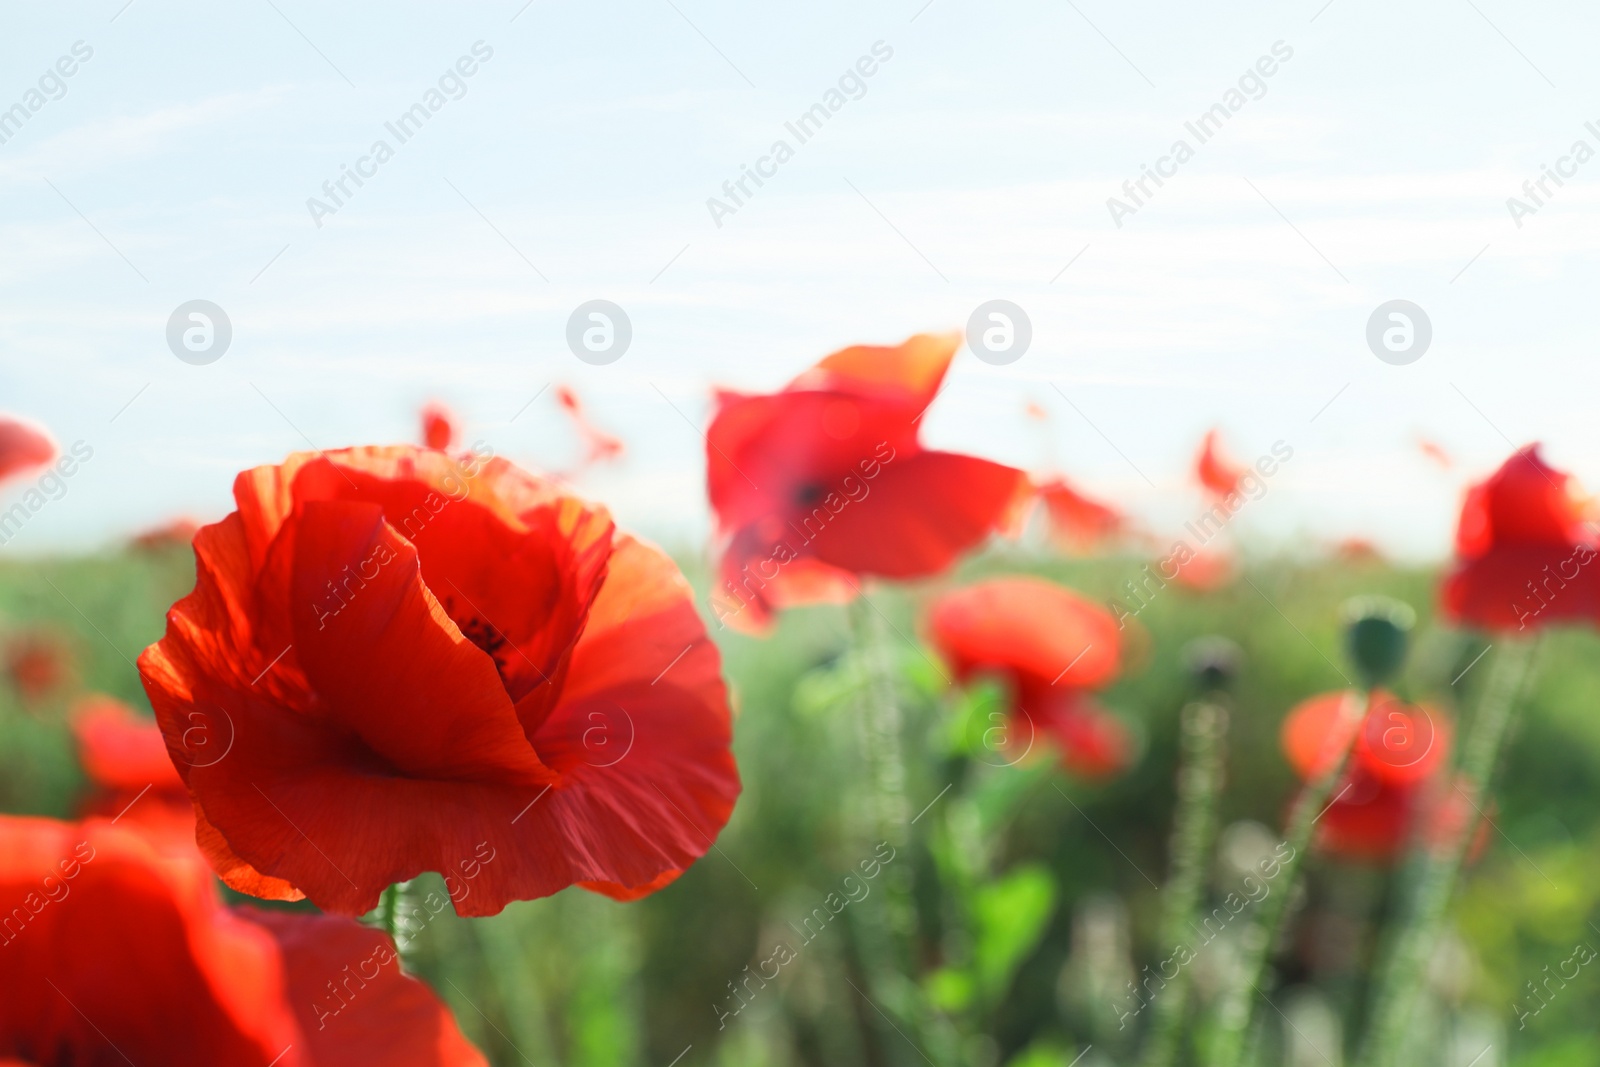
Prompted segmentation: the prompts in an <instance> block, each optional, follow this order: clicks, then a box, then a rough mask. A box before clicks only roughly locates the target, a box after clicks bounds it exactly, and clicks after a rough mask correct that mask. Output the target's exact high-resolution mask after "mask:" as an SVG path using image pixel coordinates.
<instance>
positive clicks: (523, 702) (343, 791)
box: [139, 446, 739, 915]
mask: <svg viewBox="0 0 1600 1067" xmlns="http://www.w3.org/2000/svg"><path fill="white" fill-rule="evenodd" d="M234 499H235V501H236V502H237V504H238V510H237V511H236V512H234V513H233V514H231V515H229V516H228V517H227V518H226V519H224V520H223V521H222V522H220V523H216V524H214V525H211V526H207V527H205V528H203V529H202V530H201V531H200V533H199V535H198V536H197V537H196V538H195V556H196V561H197V571H198V576H197V581H196V585H195V590H194V592H193V593H191V594H190V595H189V596H187V597H185V598H184V599H183V600H180V601H179V602H178V603H177V604H175V605H174V606H173V608H172V610H171V611H170V612H169V613H168V615H167V632H166V636H165V637H164V638H162V640H161V641H160V642H159V643H158V644H156V645H152V646H151V647H150V648H148V649H146V650H145V652H144V654H143V655H142V656H141V657H140V661H139V667H140V673H141V675H142V676H143V679H144V684H145V689H146V692H148V693H149V696H150V701H151V704H152V705H153V706H154V708H155V711H156V719H157V721H158V722H159V723H160V724H161V728H162V732H163V733H164V734H165V737H166V745H167V750H168V752H169V753H170V754H171V755H172V757H173V760H174V762H175V763H176V764H177V766H178V771H179V773H180V774H181V775H182V776H183V779H184V781H185V783H186V784H187V785H188V787H189V791H190V795H191V796H192V798H193V800H194V803H195V808H196V817H197V819H198V821H199V829H198V839H199V843H200V846H201V848H202V849H203V850H204V851H205V853H206V855H207V856H208V858H209V859H210V860H211V862H212V865H213V866H214V867H215V868H216V869H217V871H218V873H219V874H220V875H221V877H222V878H223V880H224V881H226V882H227V883H228V884H229V885H230V886H233V887H234V888H235V889H238V890H240V891H242V892H246V893H252V894H254V895H257V896H265V897H272V898H279V899H294V898H297V897H298V896H300V895H301V894H302V893H303V894H304V895H305V896H308V897H310V899H311V900H312V901H314V902H315V903H316V904H317V905H318V906H319V907H321V908H323V909H324V910H326V911H333V912H338V913H341V914H347V915H359V914H363V913H365V912H367V911H369V910H370V909H372V908H373V907H374V906H375V905H376V904H377V902H378V898H379V895H380V894H381V893H382V891H383V890H384V889H385V888H386V887H387V886H389V885H390V884H392V883H395V882H401V881H405V880H408V879H410V878H412V877H414V876H416V875H417V874H419V873H421V872H422V871H425V870H432V871H439V872H441V873H444V874H446V875H450V874H454V873H459V871H461V870H465V869H466V868H467V866H468V865H472V866H473V869H474V874H473V875H472V877H473V879H474V880H473V881H472V883H471V889H472V892H471V893H470V895H466V894H463V895H462V896H461V897H460V898H458V899H457V900H456V910H457V911H458V912H459V913H460V914H463V915H492V914H494V913H496V912H498V911H499V910H500V909H501V908H503V907H504V906H505V905H506V903H508V902H509V901H512V900H523V899H532V898H535V897H541V896H546V895H548V894H550V893H554V892H556V891H558V890H560V889H563V888H565V887H566V886H569V885H572V884H574V883H577V884H581V885H583V886H585V887H586V888H589V889H593V890H595V891H597V892H601V893H605V894H607V895H608V896H613V897H616V898H618V899H632V898H634V897H638V896H642V895H644V894H646V893H649V892H651V891H653V890H655V889H658V888H660V887H661V886H663V885H665V884H666V883H668V882H670V881H671V880H672V879H674V878H675V877H677V875H678V874H680V873H681V872H682V871H683V870H684V869H686V868H687V867H688V866H689V865H690V864H691V863H693V862H694V861H695V860H696V859H697V858H699V857H700V856H701V855H702V854H704V853H705V851H706V850H707V849H709V848H710V847H711V843H712V840H713V839H714V838H715V836H716V834H717V833H718V832H719V831H720V830H721V829H722V827H723V825H724V824H725V823H726V822H727V819H728V816H729V815H730V813H731V812H732V810H733V802H734V799H735V797H736V796H737V795H738V792H739V778H738V772H737V771H736V769H735V767H734V763H733V757H732V754H731V753H730V751H729V744H730V740H731V738H730V733H731V722H730V715H729V709H728V699H727V691H726V688H725V686H724V684H723V681H722V676H721V661H720V658H719V656H718V653H717V650H716V647H715V646H714V645H713V644H712V643H711V642H710V640H709V639H708V637H707V636H706V632H705V626H704V624H703V623H702V622H701V620H700V617H699V615H698V614H697V613H696V611H695V608H694V604H693V600H692V594H691V591H690V589H689V586H688V584H687V583H686V582H685V581H684V579H683V577H682V575H681V574H679V573H678V570H677V568H676V567H675V566H674V565H673V563H672V561H671V560H670V559H668V558H667V556H666V555H665V554H663V553H662V552H660V551H659V550H658V549H655V548H653V547H651V546H648V545H646V544H644V543H642V542H640V541H638V540H635V539H634V538H632V537H630V536H628V535H627V534H623V533H620V532H618V531H616V530H615V528H614V527H613V524H612V522H611V518H610V516H609V515H607V514H606V512H605V511H604V510H602V509H599V508H596V507H593V506H591V505H589V504H586V503H585V502H583V501H581V500H579V499H577V498H575V497H572V496H568V495H566V494H565V493H564V492H563V491H561V490H560V489H559V488H557V487H556V486H554V485H552V484H551V483H549V482H546V481H544V480H541V479H539V478H536V477H534V476H533V475H530V474H528V473H526V472H524V471H522V470H520V469H518V468H517V467H515V466H513V465H512V464H510V463H507V462H505V461H504V460H501V459H488V460H487V461H484V460H482V459H480V458H478V457H476V456H473V455H470V454H469V455H467V456H465V457H463V458H461V459H452V458H451V457H449V456H447V455H446V454H444V453H442V452H437V451H427V450H422V449H417V448H411V447H407V446H397V447H392V448H357V449H348V450H344V451H340V452H331V453H327V454H316V453H302V454H298V455H294V456H291V457H290V458H289V459H288V461H287V462H285V463H284V464H283V465H282V466H267V467H258V468H256V469H254V470H250V471H246V472H244V473H243V474H241V475H240V476H239V477H238V478H237V480H236V481H235V483H234ZM197 729H199V730H201V731H202V734H203V736H204V737H205V739H206V741H207V743H208V744H209V745H212V746H214V747H211V748H209V749H207V750H206V752H207V753H208V754H207V755H206V756H205V757H204V758H200V759H196V758H195V757H194V742H195V735H194V732H195V731H196V730H197ZM484 852H488V853H489V854H491V855H493V856H495V857H497V858H496V859H494V861H493V862H492V863H488V862H485V863H483V864H482V865H481V870H478V869H477V865H476V864H474V861H473V857H474V856H475V855H477V856H480V857H481V856H482V855H483V853H484Z"/></svg>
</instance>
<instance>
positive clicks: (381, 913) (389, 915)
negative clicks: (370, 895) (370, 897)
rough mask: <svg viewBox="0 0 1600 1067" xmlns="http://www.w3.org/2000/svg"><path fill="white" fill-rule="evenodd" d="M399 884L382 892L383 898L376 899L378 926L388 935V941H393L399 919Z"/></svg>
mask: <svg viewBox="0 0 1600 1067" xmlns="http://www.w3.org/2000/svg"><path fill="white" fill-rule="evenodd" d="M400 896H401V889H400V883H399V882H396V883H395V884H394V885H392V886H390V887H389V888H388V889H385V890H384V891H383V896H381V897H379V898H378V925H379V926H380V927H382V929H383V932H384V933H386V934H388V935H389V940H391V941H395V942H396V944H398V943H399V942H398V939H397V938H396V936H395V935H396V929H397V927H398V921H399V918H400Z"/></svg>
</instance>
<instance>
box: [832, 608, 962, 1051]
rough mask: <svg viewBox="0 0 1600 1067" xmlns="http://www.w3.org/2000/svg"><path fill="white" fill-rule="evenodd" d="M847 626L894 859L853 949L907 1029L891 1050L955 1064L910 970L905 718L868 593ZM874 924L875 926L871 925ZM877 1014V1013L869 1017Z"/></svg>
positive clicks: (875, 812)
mask: <svg viewBox="0 0 1600 1067" xmlns="http://www.w3.org/2000/svg"><path fill="white" fill-rule="evenodd" d="M850 615H851V628H852V630H853V631H854V634H855V638H856V645H857V648H858V649H859V652H860V654H861V657H862V663H863V668H864V671H865V678H864V684H863V685H862V688H861V702H860V710H859V714H860V717H861V728H862V731H863V744H864V748H865V754H866V760H867V773H868V786H869V790H870V792H869V802H870V813H871V815H870V822H871V825H872V830H873V834H874V840H873V841H872V842H871V845H874V846H875V845H876V843H877V842H878V841H887V842H888V843H889V845H890V846H891V847H893V848H894V850H895V859H894V861H893V862H892V863H890V864H889V867H888V869H887V870H886V871H885V872H884V885H883V891H882V893H881V895H879V894H874V898H875V903H869V901H863V904H867V905H868V907H867V908H866V909H865V910H864V911H863V913H862V916H861V918H862V921H861V922H860V923H853V924H852V928H853V929H855V930H856V931H857V932H858V934H857V937H856V944H857V947H858V949H859V950H860V952H861V962H862V965H863V967H864V969H865V971H866V974H867V981H868V986H869V989H870V990H871V992H872V1000H873V1002H874V1006H875V1007H876V1008H877V1009H878V1011H882V1012H887V1013H888V1014H889V1016H890V1017H895V1018H898V1020H899V1023H898V1028H900V1029H902V1030H903V1031H904V1032H903V1033H902V1034H901V1035H900V1036H899V1037H896V1036H895V1034H894V1033H893V1032H884V1033H881V1034H880V1037H881V1038H882V1039H883V1040H884V1041H885V1042H886V1043H888V1044H889V1047H894V1045H895V1043H897V1042H900V1039H901V1038H902V1037H903V1038H905V1039H906V1040H907V1041H909V1042H911V1043H912V1044H913V1045H914V1046H915V1053H913V1052H912V1051H911V1050H906V1055H907V1058H908V1062H911V1061H915V1062H917V1063H921V1062H922V1059H923V1058H924V1057H931V1059H932V1062H934V1063H936V1064H947V1063H951V1062H954V1061H953V1059H952V1055H953V1044H954V1035H952V1034H950V1033H949V1032H948V1028H947V1027H945V1026H942V1025H939V1024H937V1023H936V1021H935V1020H934V1019H933V1018H932V1017H931V1013H930V1011H929V1010H928V1007H927V1004H926V1001H925V999H924V998H923V995H922V990H921V987H920V986H919V985H918V983H917V980H916V975H915V973H914V967H915V963H914V958H913V952H912V945H913V942H914V940H915V936H916V916H915V913H914V911H913V909H912V889H913V886H912V879H911V871H912V867H911V865H912V857H911V855H910V849H909V843H910V839H911V824H910V818H909V814H910V813H909V807H908V805H907V802H906V770H905V754H904V750H903V747H902V743H901V731H902V720H901V716H900V702H899V696H898V692H897V690H898V683H897V679H896V677H895V664H894V659H893V656H892V655H891V652H890V646H889V633H888V620H886V619H885V618H884V617H883V616H882V615H881V614H879V612H878V610H877V608H876V607H874V606H873V605H872V604H870V603H869V602H868V601H867V599H866V597H865V596H858V597H857V598H856V600H855V601H854V602H853V603H852V604H851V610H850ZM874 920H877V921H874ZM871 1014H873V1015H876V1014H877V1013H876V1012H873V1013H871Z"/></svg>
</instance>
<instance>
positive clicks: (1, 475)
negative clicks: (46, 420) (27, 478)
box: [0, 415, 56, 482]
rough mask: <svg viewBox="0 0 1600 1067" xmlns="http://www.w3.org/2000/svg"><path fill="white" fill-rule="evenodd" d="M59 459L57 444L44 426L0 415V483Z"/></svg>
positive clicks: (12, 416)
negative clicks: (57, 456) (57, 457)
mask: <svg viewBox="0 0 1600 1067" xmlns="http://www.w3.org/2000/svg"><path fill="white" fill-rule="evenodd" d="M55 458H56V443H55V442H54V441H53V440H51V439H50V435H49V433H47V432H46V431H45V429H44V428H43V427H42V426H38V425H36V424H34V423H31V422H29V421H27V420H26V419H19V418H17V417H16V416H15V415H0V482H3V481H6V480H7V479H9V478H12V477H15V476H16V475H18V474H21V473H22V472H23V471H26V470H31V469H32V468H34V467H42V466H44V465H45V464H46V463H49V462H50V461H51V460H53V459H55Z"/></svg>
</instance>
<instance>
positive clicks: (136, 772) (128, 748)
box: [71, 693, 198, 849]
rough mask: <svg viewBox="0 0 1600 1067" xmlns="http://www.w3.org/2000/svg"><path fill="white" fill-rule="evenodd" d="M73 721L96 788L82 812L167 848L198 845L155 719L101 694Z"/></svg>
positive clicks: (80, 706)
mask: <svg viewBox="0 0 1600 1067" xmlns="http://www.w3.org/2000/svg"><path fill="white" fill-rule="evenodd" d="M71 722H72V735H73V738H74V740H75V741H76V742H77V746H78V762H79V763H80V764H82V766H83V773H84V776H85V777H87V778H88V779H89V784H90V786H91V792H90V794H89V795H88V796H87V797H86V798H85V799H84V801H83V803H82V804H81V805H80V808H79V811H80V813H81V814H82V815H85V816H89V815H105V816H109V817H112V818H113V819H115V820H116V822H117V823H118V824H119V825H121V826H123V827H125V828H137V829H140V830H144V831H147V832H148V834H149V835H150V836H151V837H152V839H153V840H158V841H159V842H160V844H161V846H162V847H163V848H164V849H177V848H188V849H193V848H194V806H193V805H192V804H191V803H190V802H189V790H188V788H187V787H185V786H184V784H183V779H182V778H181V777H180V776H179V775H178V772H177V770H176V769H175V768H174V767H173V765H172V760H171V758H170V757H169V756H168V755H167V743H166V740H165V739H164V738H163V737H162V736H161V728H160V727H159V726H157V725H156V721H155V719H153V718H151V717H150V716H148V715H140V714H138V713H137V712H135V711H134V710H133V709H132V708H130V707H128V705H126V704H124V703H123V702H122V701H120V700H117V699H116V698H115V697H109V696H105V695H104V694H99V693H97V694H94V695H92V696H88V697H84V698H83V699H82V700H80V701H78V702H77V703H76V704H75V705H73V708H72V713H71ZM191 740H198V738H195V737H193V736H191ZM196 747H197V748H198V746H196Z"/></svg>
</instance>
